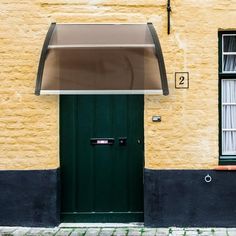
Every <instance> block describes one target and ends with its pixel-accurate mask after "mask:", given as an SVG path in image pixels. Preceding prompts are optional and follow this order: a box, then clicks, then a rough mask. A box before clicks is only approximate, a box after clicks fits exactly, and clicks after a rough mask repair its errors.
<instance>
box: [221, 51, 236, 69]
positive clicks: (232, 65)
mask: <svg viewBox="0 0 236 236" xmlns="http://www.w3.org/2000/svg"><path fill="white" fill-rule="evenodd" d="M223 71H232V72H236V55H224V62H223Z"/></svg>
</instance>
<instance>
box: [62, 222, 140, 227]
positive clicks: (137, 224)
mask: <svg viewBox="0 0 236 236" xmlns="http://www.w3.org/2000/svg"><path fill="white" fill-rule="evenodd" d="M143 227H144V224H143V223H142V222H131V223H61V224H60V225H59V228H143Z"/></svg>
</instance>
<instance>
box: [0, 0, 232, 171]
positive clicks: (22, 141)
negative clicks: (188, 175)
mask: <svg viewBox="0 0 236 236" xmlns="http://www.w3.org/2000/svg"><path fill="white" fill-rule="evenodd" d="M235 19H236V1H233V0H231V1H230V0H224V1H221V0H208V1H205V0H199V1H195V0H175V1H172V14H171V34H170V35H167V33H166V25H167V17H166V0H146V1H144V0H134V1H132V0H129V1H128V0H120V1H115V0H90V1H85V0H81V1H78V0H48V1H46V0H21V1H17V0H0V169H1V170H4V169H49V168H56V167H58V166H59V150H58V144H59V136H58V132H59V129H58V122H59V115H58V97H56V96H39V97H36V96H35V95H34V86H35V77H36V72H37V66H38V60H39V56H40V51H41V48H42V44H43V41H44V37H45V34H46V32H47V30H48V26H49V25H50V23H51V22H58V23H60V22H81V23H82V22H133V23H136V22H148V21H151V22H153V23H154V25H155V27H156V29H157V31H158V34H159V37H160V41H161V44H162V49H163V53H164V57H165V63H166V67H167V73H168V80H169V85H170V95H169V96H167V97H164V96H154V95H150V96H146V97H145V165H146V167H148V168H165V169H173V168H179V169H182V168H184V169H192V168H195V169H198V168H213V167H214V166H216V165H217V162H218V74H217V73H218V72H217V71H218V59H217V55H218V51H217V50H218V49H217V47H218V45H217V43H218V42H217V31H218V29H219V28H223V29H229V28H232V29H236V21H235ZM176 71H188V72H189V73H190V89H189V90H176V89H175V88H174V73H175V72H176ZM152 115H161V116H162V122H161V123H152V121H151V118H152Z"/></svg>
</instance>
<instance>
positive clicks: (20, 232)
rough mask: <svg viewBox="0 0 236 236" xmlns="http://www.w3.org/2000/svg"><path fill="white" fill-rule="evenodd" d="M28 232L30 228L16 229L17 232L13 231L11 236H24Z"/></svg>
mask: <svg viewBox="0 0 236 236" xmlns="http://www.w3.org/2000/svg"><path fill="white" fill-rule="evenodd" d="M29 231H30V228H26V227H19V228H17V230H15V231H14V232H13V235H17V236H24V235H25V234H26V233H27V232H29Z"/></svg>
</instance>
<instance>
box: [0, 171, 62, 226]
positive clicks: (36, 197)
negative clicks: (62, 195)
mask: <svg viewBox="0 0 236 236" xmlns="http://www.w3.org/2000/svg"><path fill="white" fill-rule="evenodd" d="M59 206H60V203H59V170H34V171H0V225H1V226H34V227H51V226H57V225H58V224H59V223H60V218H59V213H60V211H59Z"/></svg>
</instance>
